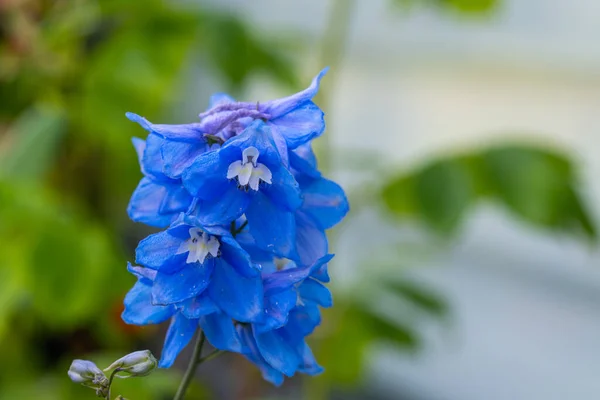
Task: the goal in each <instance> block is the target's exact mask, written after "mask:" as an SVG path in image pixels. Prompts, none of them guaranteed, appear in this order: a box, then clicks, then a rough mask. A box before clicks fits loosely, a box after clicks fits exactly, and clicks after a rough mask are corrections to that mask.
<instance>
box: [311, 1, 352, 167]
mask: <svg viewBox="0 0 600 400" xmlns="http://www.w3.org/2000/svg"><path fill="white" fill-rule="evenodd" d="M355 2H356V0H333V1H332V4H331V7H330V11H329V18H328V20H327V25H326V26H325V32H324V33H323V40H322V43H323V45H322V46H321V51H320V53H319V68H323V67H325V66H329V67H330V68H331V70H332V71H331V72H332V73H330V74H329V75H328V76H327V79H324V80H323V83H322V84H321V90H319V94H317V96H316V99H315V101H316V103H317V104H319V105H320V107H321V108H322V109H323V110H325V112H329V110H330V109H331V107H330V97H331V88H333V87H334V86H335V78H336V76H338V75H339V70H340V68H339V66H340V63H341V61H342V57H343V56H344V47H345V44H346V37H347V36H348V31H349V29H350V23H351V22H352V13H353V11H354V8H355V7H354V5H355ZM329 137H330V135H323V136H321V137H320V138H319V141H318V144H319V149H318V151H319V156H320V157H319V164H320V167H321V169H322V170H323V171H324V172H330V170H331V167H332V163H331V156H332V151H331V141H330V139H329Z"/></svg>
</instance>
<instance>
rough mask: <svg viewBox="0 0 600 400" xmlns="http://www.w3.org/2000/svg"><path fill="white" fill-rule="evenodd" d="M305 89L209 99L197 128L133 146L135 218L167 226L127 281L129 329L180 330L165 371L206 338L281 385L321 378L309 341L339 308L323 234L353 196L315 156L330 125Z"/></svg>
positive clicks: (168, 345) (164, 128) (166, 128)
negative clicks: (299, 377)
mask: <svg viewBox="0 0 600 400" xmlns="http://www.w3.org/2000/svg"><path fill="white" fill-rule="evenodd" d="M325 72H326V70H323V71H322V72H321V73H320V74H319V75H318V76H317V77H315V78H314V80H313V81H312V84H311V85H310V86H309V87H308V88H307V89H305V90H303V91H301V92H299V93H296V94H294V95H292V96H289V97H286V98H283V99H278V100H273V101H268V102H264V103H246V102H236V101H234V100H233V99H232V98H230V97H229V96H227V95H224V94H217V95H214V96H213V97H212V98H211V103H210V107H209V109H208V110H207V111H206V112H204V113H202V114H200V122H198V123H192V124H185V125H157V124H152V123H150V122H148V121H147V120H146V119H144V118H142V117H140V116H138V115H135V114H131V113H128V114H127V117H128V118H129V119H130V120H132V121H135V122H137V123H139V124H140V125H141V126H142V127H143V128H144V129H146V130H147V131H148V132H149V134H148V137H147V138H146V140H141V139H134V140H133V143H134V146H135V148H136V150H137V153H138V156H139V160H140V166H141V170H142V173H143V174H144V177H143V178H142V180H141V181H140V183H139V185H138V187H137V189H136V190H135V192H134V194H133V196H132V198H131V202H130V204H129V208H128V213H129V216H130V218H131V219H132V220H134V221H137V222H143V223H145V224H148V225H151V226H154V227H159V228H166V230H164V231H161V232H160V233H156V234H153V235H150V236H149V237H147V238H145V239H144V240H142V241H141V242H140V244H139V246H138V247H137V249H136V264H137V265H139V266H132V265H129V268H128V269H129V271H130V272H131V273H132V274H134V275H135V276H136V277H137V278H138V281H137V283H136V284H135V285H134V286H133V288H132V289H131V290H130V291H129V293H128V294H127V296H126V298H125V311H124V312H123V316H122V317H123V320H124V321H125V322H127V323H130V324H137V325H146V324H157V323H161V322H163V321H166V320H167V319H170V320H171V325H170V328H169V330H168V333H167V336H166V340H165V344H164V348H163V352H162V356H161V359H160V363H159V366H160V367H163V368H167V367H169V366H171V365H172V364H173V362H174V360H175V358H176V357H177V355H178V354H179V353H180V352H181V350H182V349H183V348H184V347H185V346H186V345H187V344H188V343H189V342H190V340H191V338H192V337H193V335H194V333H195V332H196V330H197V329H198V328H200V329H202V330H203V332H204V334H205V335H206V338H207V340H208V341H209V342H210V343H211V344H212V345H213V346H214V347H215V348H217V349H220V350H225V351H231V352H238V353H241V354H243V355H244V356H245V357H246V358H247V359H249V360H250V361H251V362H253V363H254V364H256V365H257V366H258V367H259V368H260V370H261V372H262V374H263V376H264V378H265V379H267V380H268V381H270V382H272V383H274V384H276V385H279V384H281V383H282V382H283V379H284V375H285V376H292V375H294V374H295V373H296V372H302V373H307V374H316V373H319V372H321V370H322V368H321V367H320V366H319V365H318V364H317V362H316V361H315V359H314V357H313V354H312V352H311V350H310V348H309V347H308V345H307V344H306V341H305V338H306V337H307V336H308V335H310V333H311V332H313V330H314V329H315V328H316V327H317V326H318V325H319V324H320V320H321V315H320V310H319V306H321V307H330V306H331V305H332V299H331V294H330V292H329V290H328V289H327V288H326V287H325V286H324V285H323V283H324V282H328V281H329V276H328V273H327V262H329V261H330V260H331V258H332V255H330V254H328V243H327V237H326V235H325V230H326V229H329V228H331V227H332V226H334V225H335V224H337V223H338V222H340V220H341V219H342V218H343V217H344V216H345V215H346V213H347V212H348V202H347V200H346V196H345V194H344V191H343V190H342V188H341V187H340V186H338V185H337V184H336V183H334V182H332V181H330V180H327V179H325V178H324V177H322V175H321V173H320V172H319V171H318V169H317V163H316V159H315V156H314V153H313V151H312V148H311V141H312V140H313V139H314V138H316V137H318V136H320V135H321V134H322V133H323V131H324V129H325V123H324V119H323V112H322V111H321V110H320V109H319V107H317V106H316V105H315V103H314V102H313V101H312V98H313V97H314V96H315V94H316V93H317V90H318V87H319V81H320V80H321V78H322V76H323V75H324V74H325Z"/></svg>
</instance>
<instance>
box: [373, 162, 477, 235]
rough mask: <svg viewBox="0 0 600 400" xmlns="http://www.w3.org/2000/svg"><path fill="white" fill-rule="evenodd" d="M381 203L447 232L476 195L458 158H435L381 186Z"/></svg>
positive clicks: (452, 228) (456, 224)
mask: <svg viewBox="0 0 600 400" xmlns="http://www.w3.org/2000/svg"><path fill="white" fill-rule="evenodd" d="M382 197H383V200H384V203H385V204H386V206H387V207H388V209H389V210H391V211H392V212H393V213H394V214H396V215H398V216H410V217H417V218H422V219H423V221H424V222H425V223H426V224H428V225H429V226H430V227H431V228H433V229H435V230H436V231H438V232H440V233H451V232H453V231H454V230H455V229H456V228H457V227H458V224H459V223H460V221H461V217H462V216H463V214H464V213H465V211H466V210H467V208H468V206H469V205H470V204H471V202H472V201H473V200H474V199H475V197H476V189H475V187H474V185H473V182H472V178H471V175H470V173H469V170H468V169H467V168H466V167H465V165H463V163H462V162H460V161H459V160H454V159H448V160H440V161H436V162H434V163H432V164H430V165H427V166H425V168H423V169H422V170H419V171H417V172H416V173H415V174H412V175H407V176H401V177H399V178H396V179H394V180H392V181H391V182H389V183H388V184H386V185H385V186H384V189H383V192H382Z"/></svg>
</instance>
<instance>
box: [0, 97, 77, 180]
mask: <svg viewBox="0 0 600 400" xmlns="http://www.w3.org/2000/svg"><path fill="white" fill-rule="evenodd" d="M64 128H65V116H64V114H63V113H62V112H61V111H59V110H57V109H54V108H49V107H44V106H35V107H32V108H30V109H29V110H27V111H25V112H24V113H23V114H21V115H20V116H19V118H18V119H17V120H16V121H15V122H14V123H13V125H12V126H11V128H10V131H9V137H8V139H7V140H8V141H9V143H8V146H6V150H5V151H4V153H3V154H2V155H1V156H0V173H1V174H2V175H4V176H6V177H10V178H11V179H27V180H39V179H41V178H42V177H43V175H44V174H45V173H46V172H48V170H49V169H50V167H51V166H52V163H53V161H54V159H55V156H56V153H57V149H58V145H59V143H60V141H61V139H62V136H63V133H64Z"/></svg>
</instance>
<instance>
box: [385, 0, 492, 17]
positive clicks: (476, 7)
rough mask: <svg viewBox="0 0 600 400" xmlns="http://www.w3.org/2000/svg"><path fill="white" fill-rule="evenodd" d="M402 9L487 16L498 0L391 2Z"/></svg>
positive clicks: (395, 0)
mask: <svg viewBox="0 0 600 400" xmlns="http://www.w3.org/2000/svg"><path fill="white" fill-rule="evenodd" d="M393 1H394V2H395V4H397V5H399V6H401V7H402V8H412V7H416V6H430V7H433V8H439V9H442V10H444V11H452V12H455V13H456V12H458V13H460V14H461V15H471V16H473V15H482V14H483V15H487V14H489V13H491V12H493V11H494V10H495V9H496V8H497V7H498V6H499V3H500V1H499V0H393Z"/></svg>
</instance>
